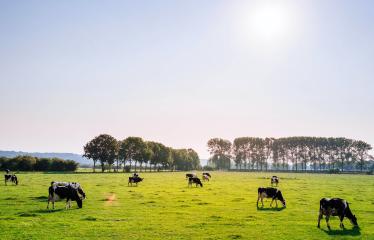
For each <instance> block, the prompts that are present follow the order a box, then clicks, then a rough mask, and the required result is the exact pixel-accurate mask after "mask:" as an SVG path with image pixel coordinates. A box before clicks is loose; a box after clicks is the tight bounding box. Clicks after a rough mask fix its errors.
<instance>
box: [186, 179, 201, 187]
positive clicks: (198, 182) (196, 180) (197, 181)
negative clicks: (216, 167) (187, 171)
mask: <svg viewBox="0 0 374 240" xmlns="http://www.w3.org/2000/svg"><path fill="white" fill-rule="evenodd" d="M193 183H194V184H195V186H196V187H197V185H200V187H203V184H202V183H201V181H200V178H198V177H190V178H188V186H189V187H192V184H193Z"/></svg>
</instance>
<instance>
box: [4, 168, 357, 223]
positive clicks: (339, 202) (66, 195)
mask: <svg viewBox="0 0 374 240" xmlns="http://www.w3.org/2000/svg"><path fill="white" fill-rule="evenodd" d="M4 177H5V185H7V182H12V183H13V184H15V185H18V183H19V182H18V178H17V176H16V175H15V174H14V173H10V170H6V173H5V175H4ZM211 177H212V176H211V175H210V173H208V172H204V173H203V174H202V179H203V181H210V179H211ZM186 179H188V187H192V185H193V184H195V186H196V187H198V186H200V187H203V183H202V182H201V180H200V178H198V176H197V175H196V173H187V174H186ZM141 181H143V178H141V177H140V176H139V174H138V173H134V174H133V175H132V176H131V177H129V181H128V186H133V184H135V185H136V186H137V185H138V183H139V182H141ZM279 181H280V179H279V177H277V176H273V177H272V178H271V181H270V183H271V186H272V187H265V188H264V187H259V188H258V191H257V192H258V198H257V208H258V203H259V201H260V200H261V203H262V207H264V201H263V199H264V198H271V203H270V207H272V204H273V202H274V201H275V204H276V207H278V202H277V201H280V202H281V203H282V205H283V207H284V208H285V207H286V200H285V199H284V197H283V195H282V192H281V190H279V189H278V188H274V185H275V186H276V187H278V184H279ZM64 199H66V209H68V208H70V207H71V201H76V202H77V205H78V207H79V208H82V207H83V200H84V199H86V194H85V192H84V191H83V189H82V187H81V185H80V184H79V183H76V182H55V181H53V182H51V186H50V187H49V188H48V204H47V209H49V204H50V202H52V208H53V209H54V207H55V202H56V201H60V200H64ZM323 216H325V219H326V224H327V227H328V229H329V230H330V229H331V227H330V223H329V219H330V216H338V217H339V220H340V227H341V228H344V224H343V219H344V218H345V217H346V218H348V219H349V220H350V222H351V223H352V225H353V226H354V227H358V223H357V218H356V216H355V215H353V213H352V211H351V210H350V208H349V203H348V202H347V201H346V200H344V199H341V198H331V199H330V198H322V199H321V200H320V207H319V215H318V225H317V226H318V227H320V222H321V219H322V218H323Z"/></svg>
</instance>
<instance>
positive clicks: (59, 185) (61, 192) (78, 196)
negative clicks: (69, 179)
mask: <svg viewBox="0 0 374 240" xmlns="http://www.w3.org/2000/svg"><path fill="white" fill-rule="evenodd" d="M85 198H86V194H85V193H84V191H83V189H82V187H81V186H80V184H79V183H64V182H52V183H51V186H50V187H49V188H48V205H47V209H49V203H50V202H52V207H53V209H54V208H55V202H56V201H60V200H63V199H66V209H68V208H70V207H71V201H76V202H77V205H78V207H79V208H82V206H83V199H85Z"/></svg>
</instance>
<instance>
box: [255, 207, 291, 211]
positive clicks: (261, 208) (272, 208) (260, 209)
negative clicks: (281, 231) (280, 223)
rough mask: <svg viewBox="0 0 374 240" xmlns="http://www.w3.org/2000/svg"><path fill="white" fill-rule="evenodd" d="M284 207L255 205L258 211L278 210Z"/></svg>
mask: <svg viewBox="0 0 374 240" xmlns="http://www.w3.org/2000/svg"><path fill="white" fill-rule="evenodd" d="M284 209H286V208H285V207H278V208H277V207H257V210H258V211H271V212H280V211H283V210H284Z"/></svg>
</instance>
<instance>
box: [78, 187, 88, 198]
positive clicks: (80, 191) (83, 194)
mask: <svg viewBox="0 0 374 240" xmlns="http://www.w3.org/2000/svg"><path fill="white" fill-rule="evenodd" d="M77 190H78V193H79V194H80V195H81V196H82V198H81V199H82V200H83V199H86V194H85V193H84V191H83V189H82V187H80V186H79V187H78V189H77Z"/></svg>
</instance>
